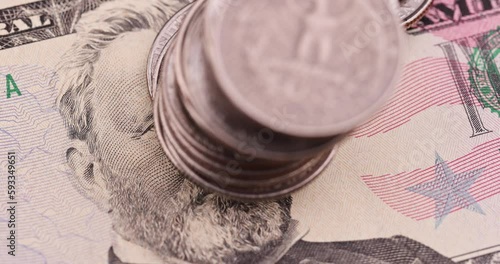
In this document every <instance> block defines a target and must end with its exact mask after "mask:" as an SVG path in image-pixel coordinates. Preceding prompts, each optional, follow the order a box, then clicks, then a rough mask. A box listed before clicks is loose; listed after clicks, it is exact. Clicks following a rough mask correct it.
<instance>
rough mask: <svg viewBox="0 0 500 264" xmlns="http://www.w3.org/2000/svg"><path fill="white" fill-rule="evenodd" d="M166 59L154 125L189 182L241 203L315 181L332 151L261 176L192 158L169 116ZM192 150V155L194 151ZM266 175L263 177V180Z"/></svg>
mask: <svg viewBox="0 0 500 264" xmlns="http://www.w3.org/2000/svg"><path fill="white" fill-rule="evenodd" d="M168 54H169V52H167V57H166V58H165V59H164V60H163V61H162V70H161V73H162V74H160V76H159V80H158V86H159V87H160V88H161V89H160V90H159V91H161V92H159V93H157V96H156V97H155V104H154V106H155V116H154V117H155V126H156V127H157V129H156V132H157V134H158V137H159V139H160V143H161V145H162V147H163V148H164V149H165V153H166V154H167V156H168V157H169V159H170V160H171V161H172V163H173V164H174V165H175V166H176V167H177V168H179V169H180V171H182V172H183V173H184V174H185V175H186V176H187V177H188V178H189V179H191V180H192V181H194V182H196V183H197V184H199V185H200V186H203V187H204V188H206V189H209V190H212V191H215V192H218V193H220V194H223V195H226V196H229V197H233V198H237V199H243V200H255V199H269V198H277V197H281V196H284V195H287V194H289V193H290V192H292V191H294V190H297V189H298V188H301V187H302V186H304V185H305V184H307V183H309V182H310V181H312V180H313V179H315V178H316V177H317V176H318V175H319V174H320V173H321V171H322V170H323V169H324V168H325V167H326V165H327V164H328V162H329V161H330V160H331V158H332V157H333V155H334V153H335V151H334V150H329V151H325V152H324V153H320V154H319V155H317V156H316V157H314V158H312V159H310V160H307V161H304V162H300V163H297V165H298V167H297V168H290V169H285V170H283V171H280V170H279V169H278V170H276V171H275V173H277V174H272V173H267V175H266V173H263V176H262V177H260V178H259V177H255V175H252V174H248V173H247V172H246V171H242V172H241V173H240V174H238V175H233V173H232V172H231V171H230V170H229V171H228V170H227V169H225V170H220V169H221V167H219V168H218V167H216V166H213V165H212V166H210V164H207V163H206V162H204V161H202V160H199V159H197V158H196V157H195V155H193V153H195V152H196V150H194V149H193V148H191V147H190V146H189V144H186V143H185V142H184V143H182V142H181V141H180V140H179V131H180V129H179V126H176V125H175V124H173V123H172V122H171V121H172V118H173V116H172V114H173V113H171V112H170V111H169V108H168V105H169V104H168V102H167V101H165V100H167V99H168V97H169V96H170V95H171V94H170V93H169V92H166V90H175V89H177V88H176V87H169V86H167V83H169V84H172V82H168V81H167V78H168V77H169V75H167V74H164V73H165V72H169V70H170V69H172V67H173V65H172V60H171V59H169V57H168ZM193 151H194V152H193ZM264 176H265V177H264Z"/></svg>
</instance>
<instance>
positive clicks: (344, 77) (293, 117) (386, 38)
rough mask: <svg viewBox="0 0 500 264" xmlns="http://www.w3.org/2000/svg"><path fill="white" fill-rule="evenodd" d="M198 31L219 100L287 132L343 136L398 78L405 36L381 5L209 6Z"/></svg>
mask: <svg viewBox="0 0 500 264" xmlns="http://www.w3.org/2000/svg"><path fill="white" fill-rule="evenodd" d="M204 27H205V30H204V31H205V39H206V41H207V45H206V49H207V54H208V58H209V61H210V64H211V65H212V68H213V71H214V75H215V77H216V80H217V82H218V83H219V85H220V88H221V90H222V91H223V93H224V94H225V95H226V96H227V98H228V99H229V100H230V101H231V102H232V104H233V105H236V106H238V108H239V109H240V110H241V111H242V112H243V113H245V114H246V115H247V116H249V117H250V118H251V119H253V120H256V121H257V122H258V123H260V124H262V125H263V126H265V127H268V128H270V129H271V130H273V131H277V132H281V133H283V134H286V135H292V136H296V137H308V138H311V137H327V136H332V135H335V134H340V133H345V132H347V131H349V130H351V129H353V128H355V127H356V126H357V125H358V124H360V123H362V122H363V121H365V120H366V119H367V118H368V117H369V116H370V115H372V114H373V113H374V111H376V110H377V109H378V108H379V107H380V106H381V104H382V103H383V102H384V101H385V99H386V98H387V97H388V95H389V94H390V93H391V91H392V88H393V87H394V86H395V84H396V81H397V76H398V68H399V65H400V63H401V58H400V57H401V56H400V54H399V50H400V46H401V40H402V30H401V26H400V21H399V18H398V17H397V16H396V15H395V14H394V13H393V11H392V9H391V8H390V7H389V5H388V3H387V1H386V0H372V1H364V0H335V1H331V0H311V1H303V0H284V1H275V0H252V1H247V0H225V1H210V2H208V4H207V10H206V14H205V23H204Z"/></svg>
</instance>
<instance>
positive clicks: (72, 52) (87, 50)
mask: <svg viewBox="0 0 500 264" xmlns="http://www.w3.org/2000/svg"><path fill="white" fill-rule="evenodd" d="M191 1H192V0H153V1H149V2H148V3H147V4H145V3H144V2H143V1H137V0H115V1H112V2H108V3H104V4H102V5H101V6H100V7H99V8H97V9H96V10H94V11H92V12H91V14H83V15H82V18H81V19H80V21H79V22H78V23H77V24H76V26H75V31H76V33H77V39H76V41H75V42H74V44H73V46H72V47H71V48H70V49H69V50H68V51H67V52H66V54H64V56H63V58H62V60H61V63H60V64H59V66H58V73H59V75H60V78H61V79H62V83H61V84H60V85H59V96H58V98H57V105H58V107H59V110H60V112H61V115H62V116H63V118H64V121H65V123H66V126H67V127H68V129H69V136H70V137H71V138H72V139H75V138H78V139H80V140H86V141H88V138H89V137H91V135H90V132H91V128H92V126H91V121H92V103H91V99H92V95H93V91H94V88H95V85H93V83H92V77H93V73H94V63H95V62H96V61H97V60H99V55H100V53H101V51H102V50H103V49H105V48H106V47H107V46H108V45H109V44H110V43H112V42H113V41H114V40H115V39H116V38H117V37H119V36H120V35H121V34H123V33H126V32H131V31H138V30H142V29H152V30H155V31H159V30H160V29H161V27H162V26H163V24H164V23H165V22H166V21H167V20H168V19H169V18H170V17H172V15H173V14H175V12H176V11H178V10H179V9H180V8H182V7H183V6H184V5H186V4H188V3H189V2H191ZM117 2H118V3H117ZM91 151H93V150H92V149H91Z"/></svg>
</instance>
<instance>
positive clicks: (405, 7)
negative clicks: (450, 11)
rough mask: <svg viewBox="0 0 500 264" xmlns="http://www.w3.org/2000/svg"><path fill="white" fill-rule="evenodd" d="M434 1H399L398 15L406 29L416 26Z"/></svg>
mask: <svg viewBox="0 0 500 264" xmlns="http://www.w3.org/2000/svg"><path fill="white" fill-rule="evenodd" d="M432 1H433V0H399V9H398V10H399V11H398V15H399V17H400V18H401V19H402V20H403V23H404V25H405V26H406V27H410V26H412V25H414V24H415V23H416V22H418V21H419V20H420V18H422V16H423V15H424V14H425V12H426V11H427V9H429V7H430V6H431V4H432Z"/></svg>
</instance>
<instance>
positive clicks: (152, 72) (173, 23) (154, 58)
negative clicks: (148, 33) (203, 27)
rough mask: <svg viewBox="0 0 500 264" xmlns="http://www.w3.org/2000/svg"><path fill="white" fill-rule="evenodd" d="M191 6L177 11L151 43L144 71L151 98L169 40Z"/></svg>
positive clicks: (188, 5) (169, 43) (190, 4)
mask: <svg viewBox="0 0 500 264" xmlns="http://www.w3.org/2000/svg"><path fill="white" fill-rule="evenodd" d="M191 6H192V3H189V4H187V5H186V6H185V7H183V8H182V9H181V10H179V11H177V13H175V15H174V16H172V17H171V18H170V19H169V20H168V21H167V23H166V24H165V26H163V28H162V29H161V30H160V32H159V33H158V35H157V36H156V38H155V40H154V42H153V46H152V47H151V51H150V52H149V57H148V64H147V70H146V71H147V81H148V88H149V94H150V95H151V97H154V94H155V92H156V85H157V76H158V71H159V67H160V65H161V59H162V58H163V57H164V56H165V53H166V50H167V49H168V47H169V46H170V45H171V41H170V40H171V39H172V37H173V36H174V35H175V34H176V33H177V31H178V30H179V28H180V27H181V23H182V21H184V18H185V17H186V14H187V13H188V11H189V9H190V8H191Z"/></svg>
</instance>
